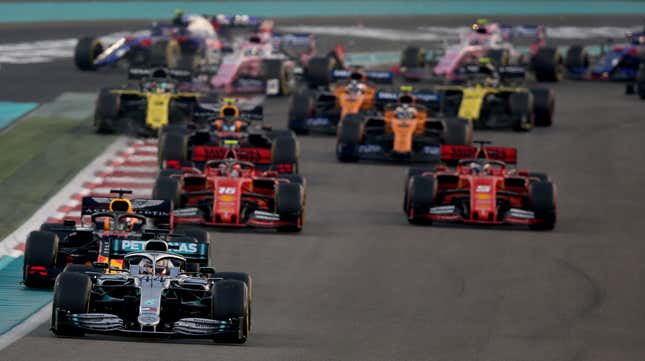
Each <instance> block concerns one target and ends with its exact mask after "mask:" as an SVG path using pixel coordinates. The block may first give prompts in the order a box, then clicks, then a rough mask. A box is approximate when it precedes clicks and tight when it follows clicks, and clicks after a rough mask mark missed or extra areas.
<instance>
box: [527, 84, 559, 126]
mask: <svg viewBox="0 0 645 361" xmlns="http://www.w3.org/2000/svg"><path fill="white" fill-rule="evenodd" d="M531 95H532V96H533V121H534V122H535V125H536V126H538V127H550V126H552V125H553V114H554V112H555V96H554V95H553V90H551V89H547V88H533V89H531Z"/></svg>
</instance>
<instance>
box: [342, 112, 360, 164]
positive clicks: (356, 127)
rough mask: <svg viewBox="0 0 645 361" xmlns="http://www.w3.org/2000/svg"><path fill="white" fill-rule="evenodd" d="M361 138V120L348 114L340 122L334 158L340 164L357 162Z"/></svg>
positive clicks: (358, 116) (356, 115)
mask: <svg viewBox="0 0 645 361" xmlns="http://www.w3.org/2000/svg"><path fill="white" fill-rule="evenodd" d="M362 137H363V118H362V117H361V116H360V115H358V114H350V115H348V116H346V117H345V119H343V120H342V121H341V122H340V127H339V128H338V136H337V142H336V158H338V160H339V161H341V162H357V161H358V160H359V158H360V153H359V148H360V145H361V139H362Z"/></svg>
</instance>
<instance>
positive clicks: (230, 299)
mask: <svg viewBox="0 0 645 361" xmlns="http://www.w3.org/2000/svg"><path fill="white" fill-rule="evenodd" d="M249 293H250V292H249V289H248V287H247V285H246V284H245V283H244V282H243V281H238V280H236V279H225V280H221V281H218V282H215V284H213V287H212V288H211V297H212V298H211V299H212V302H211V308H212V316H213V319H215V320H228V319H230V318H239V317H244V318H245V319H248V320H246V322H244V324H243V328H242V335H240V336H231V337H230V338H220V337H216V338H215V341H216V342H227V343H240V344H241V343H245V342H246V339H247V338H248V336H249V334H250V331H251V330H250V324H251V322H250V314H251V310H250V307H251V303H250V298H249Z"/></svg>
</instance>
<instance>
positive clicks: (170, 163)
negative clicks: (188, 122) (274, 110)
mask: <svg viewBox="0 0 645 361" xmlns="http://www.w3.org/2000/svg"><path fill="white" fill-rule="evenodd" d="M251 104H253V103H251ZM247 105H248V103H247ZM242 106H243V104H241V103H240V102H238V101H236V100H235V99H225V100H224V103H223V104H221V105H220V107H219V109H218V112H216V113H211V118H209V124H208V125H207V126H206V127H202V128H197V129H193V130H189V129H186V128H185V127H170V128H168V129H164V131H163V132H162V134H161V136H160V138H159V164H160V165H161V167H162V168H179V167H181V166H182V165H183V164H185V163H186V161H188V162H190V164H191V165H193V166H197V167H198V168H199V169H203V167H204V164H205V162H207V161H209V160H222V159H229V158H234V159H238V160H242V161H247V162H252V163H253V164H255V166H256V167H257V168H258V169H262V170H276V171H278V172H280V173H297V172H298V158H299V149H298V140H297V139H296V137H295V136H294V134H293V132H291V131H290V130H272V129H271V127H268V126H264V125H262V124H258V123H256V122H255V121H256V120H261V119H262V113H261V108H260V111H259V113H258V105H255V104H254V105H253V106H252V107H251V108H250V109H249V110H246V111H245V110H244V109H243V108H242ZM247 109H248V108H247Z"/></svg>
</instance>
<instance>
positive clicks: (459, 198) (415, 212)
mask: <svg viewBox="0 0 645 361" xmlns="http://www.w3.org/2000/svg"><path fill="white" fill-rule="evenodd" d="M476 143H479V147H475V146H447V145H444V146H442V159H443V160H444V161H446V162H453V163H454V162H457V164H456V168H449V167H447V166H445V165H440V166H437V167H435V168H434V169H432V170H428V169H420V168H412V169H410V170H409V171H408V180H407V182H406V185H405V196H404V200H403V209H404V211H405V214H406V216H407V218H408V221H409V222H410V223H413V224H432V223H433V222H449V223H464V224H478V225H502V224H508V225H525V226H528V227H529V229H532V230H552V229H553V228H554V226H555V222H556V201H555V199H556V189H555V186H554V184H553V183H552V182H551V179H550V178H549V177H548V176H547V175H546V174H544V173H535V172H529V171H524V170H516V169H512V168H510V166H511V165H512V164H515V163H516V161H517V150H516V149H515V148H504V147H491V146H485V144H487V143H488V142H476Z"/></svg>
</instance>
